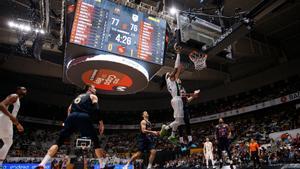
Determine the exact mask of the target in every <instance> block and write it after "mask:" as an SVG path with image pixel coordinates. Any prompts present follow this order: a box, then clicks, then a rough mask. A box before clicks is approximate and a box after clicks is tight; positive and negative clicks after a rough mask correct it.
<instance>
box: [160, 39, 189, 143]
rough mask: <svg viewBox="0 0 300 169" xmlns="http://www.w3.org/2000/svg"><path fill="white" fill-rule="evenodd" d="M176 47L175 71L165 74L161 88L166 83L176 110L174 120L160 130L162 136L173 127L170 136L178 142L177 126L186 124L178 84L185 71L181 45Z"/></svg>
mask: <svg viewBox="0 0 300 169" xmlns="http://www.w3.org/2000/svg"><path fill="white" fill-rule="evenodd" d="M174 49H175V50H176V53H177V54H176V60H175V66H174V69H173V71H172V72H171V73H170V72H167V73H166V74H165V75H164V76H163V80H162V84H161V88H163V87H164V86H165V85H167V89H168V91H169V92H170V94H171V96H172V100H171V105H172V108H173V110H174V113H173V116H174V119H175V120H174V121H173V122H172V123H170V124H169V125H162V128H161V131H160V136H165V135H166V133H167V132H166V131H167V130H169V129H172V134H171V136H170V137H169V138H168V139H169V140H170V141H171V142H173V143H176V141H177V140H176V137H175V134H176V131H177V128H178V127H179V126H180V125H184V111H183V101H182V98H181V95H180V87H179V84H178V79H179V76H180V74H181V73H182V72H183V66H182V65H181V64H180V51H181V49H182V48H181V47H177V45H176V44H175V46H174Z"/></svg>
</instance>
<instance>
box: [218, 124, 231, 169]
mask: <svg viewBox="0 0 300 169" xmlns="http://www.w3.org/2000/svg"><path fill="white" fill-rule="evenodd" d="M230 137H231V131H230V128H229V126H228V125H227V124H225V123H224V120H223V119H222V118H220V119H219V124H218V125H217V126H216V141H217V145H218V156H219V162H220V168H222V166H223V161H222V151H223V150H225V151H226V152H227V155H228V157H229V160H230V168H231V169H233V165H232V158H231V152H230V143H229V138H230Z"/></svg>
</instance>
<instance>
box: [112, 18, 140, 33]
mask: <svg viewBox="0 0 300 169" xmlns="http://www.w3.org/2000/svg"><path fill="white" fill-rule="evenodd" d="M111 19H112V20H111V25H113V26H118V25H119V23H120V19H117V18H111ZM130 30H131V31H134V32H137V31H138V25H136V24H133V23H130Z"/></svg>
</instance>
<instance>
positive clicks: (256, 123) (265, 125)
mask: <svg viewBox="0 0 300 169" xmlns="http://www.w3.org/2000/svg"><path fill="white" fill-rule="evenodd" d="M299 82H300V80H299V79H297V78H296V79H292V80H289V81H281V82H278V83H275V84H273V85H269V86H267V87H263V88H260V89H257V90H255V91H251V92H248V93H242V94H239V95H236V96H232V97H228V98H226V99H221V100H218V101H211V102H209V103H201V104H200V105H191V106H190V109H191V114H192V115H193V116H199V115H200V114H199V113H201V115H208V114H212V113H219V112H224V111H227V110H231V109H235V108H239V107H242V106H248V105H252V104H256V103H259V102H263V101H267V100H270V99H274V98H277V97H280V96H283V95H286V94H290V93H293V92H296V91H298V90H299V89H300V83H299ZM250 93H251V94H250ZM297 103H299V101H296V102H294V103H286V104H283V105H279V106H274V107H270V108H267V109H262V110H258V111H255V112H251V113H247V114H244V115H239V116H236V117H230V118H227V119H225V122H226V123H227V124H229V126H230V128H231V131H232V138H231V140H232V143H231V150H232V152H233V157H234V159H235V163H236V164H239V165H248V163H249V162H250V156H249V152H248V145H249V140H250V138H254V139H256V140H257V141H258V143H259V144H260V145H264V146H262V148H261V152H260V160H261V162H262V164H264V165H271V164H276V163H289V162H298V163H299V162H300V161H299V159H300V134H298V135H297V136H295V137H291V136H290V135H288V134H285V135H282V137H281V138H277V139H272V138H270V137H269V134H270V133H274V132H278V131H285V130H290V129H297V128H300V116H299V113H300V110H299V109H296V108H295V104H297ZM199 106H200V107H201V109H200V108H199ZM199 110H201V112H200V111H199ZM203 112H206V113H203ZM150 120H151V121H153V120H152V118H151V119H150ZM215 125H216V121H213V122H211V121H210V122H204V123H200V124H195V125H193V126H192V129H193V130H192V134H193V140H194V143H196V144H197V145H198V146H199V147H200V148H201V147H202V146H203V142H204V139H205V137H209V138H210V139H211V141H212V142H213V143H215V141H214V132H215ZM59 130H60V127H49V126H44V127H43V125H39V127H37V126H34V125H33V126H31V125H29V124H28V125H25V131H24V133H22V134H15V135H14V144H13V146H12V148H11V150H10V152H9V155H8V157H43V156H44V155H45V152H46V151H47V149H48V148H49V145H51V144H53V143H54V142H55V140H56V138H57V136H58V133H59ZM138 134H139V133H138V132H137V131H134V132H132V131H130V132H127V131H125V130H124V132H120V133H117V134H113V135H111V134H110V135H106V136H105V137H104V138H102V146H103V147H104V148H105V149H106V151H107V152H108V154H109V156H110V158H109V160H108V163H109V164H116V163H120V164H122V163H124V162H125V161H126V159H128V158H129V157H130V153H133V152H135V151H136V137H137V135H138ZM76 137H78V135H76V136H74V137H73V139H71V140H70V141H69V142H67V146H64V147H62V148H61V151H60V153H59V154H58V156H57V157H63V155H65V154H72V153H74V152H72V148H70V147H74V146H75V141H74V139H75V138H76ZM0 146H1V143H0ZM157 149H158V150H176V147H175V146H174V145H173V144H171V143H169V142H167V141H166V140H164V139H157ZM91 154H93V153H92V151H91V152H90V153H89V157H91V158H92V157H94V156H92V155H91ZM115 159H119V160H115ZM29 161H31V162H35V161H36V159H31V158H29ZM37 161H39V160H37ZM26 162H27V161H26ZM203 162H204V161H203V154H202V153H196V154H192V155H187V156H186V155H185V156H179V157H178V158H176V159H173V160H168V161H167V162H166V163H165V165H164V167H165V168H172V167H178V166H182V167H189V166H193V167H197V166H201V165H202V164H203ZM57 163H59V161H57Z"/></svg>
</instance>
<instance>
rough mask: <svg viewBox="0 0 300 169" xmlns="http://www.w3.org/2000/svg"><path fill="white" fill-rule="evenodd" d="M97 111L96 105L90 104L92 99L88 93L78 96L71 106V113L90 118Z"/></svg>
mask: <svg viewBox="0 0 300 169" xmlns="http://www.w3.org/2000/svg"><path fill="white" fill-rule="evenodd" d="M98 109H99V106H98V103H94V104H93V103H92V99H91V97H90V94H89V93H84V94H80V95H78V96H77V97H76V99H74V100H73V102H72V104H71V113H72V112H82V113H87V114H89V115H90V116H92V115H93V114H94V112H95V111H97V110H98Z"/></svg>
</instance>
